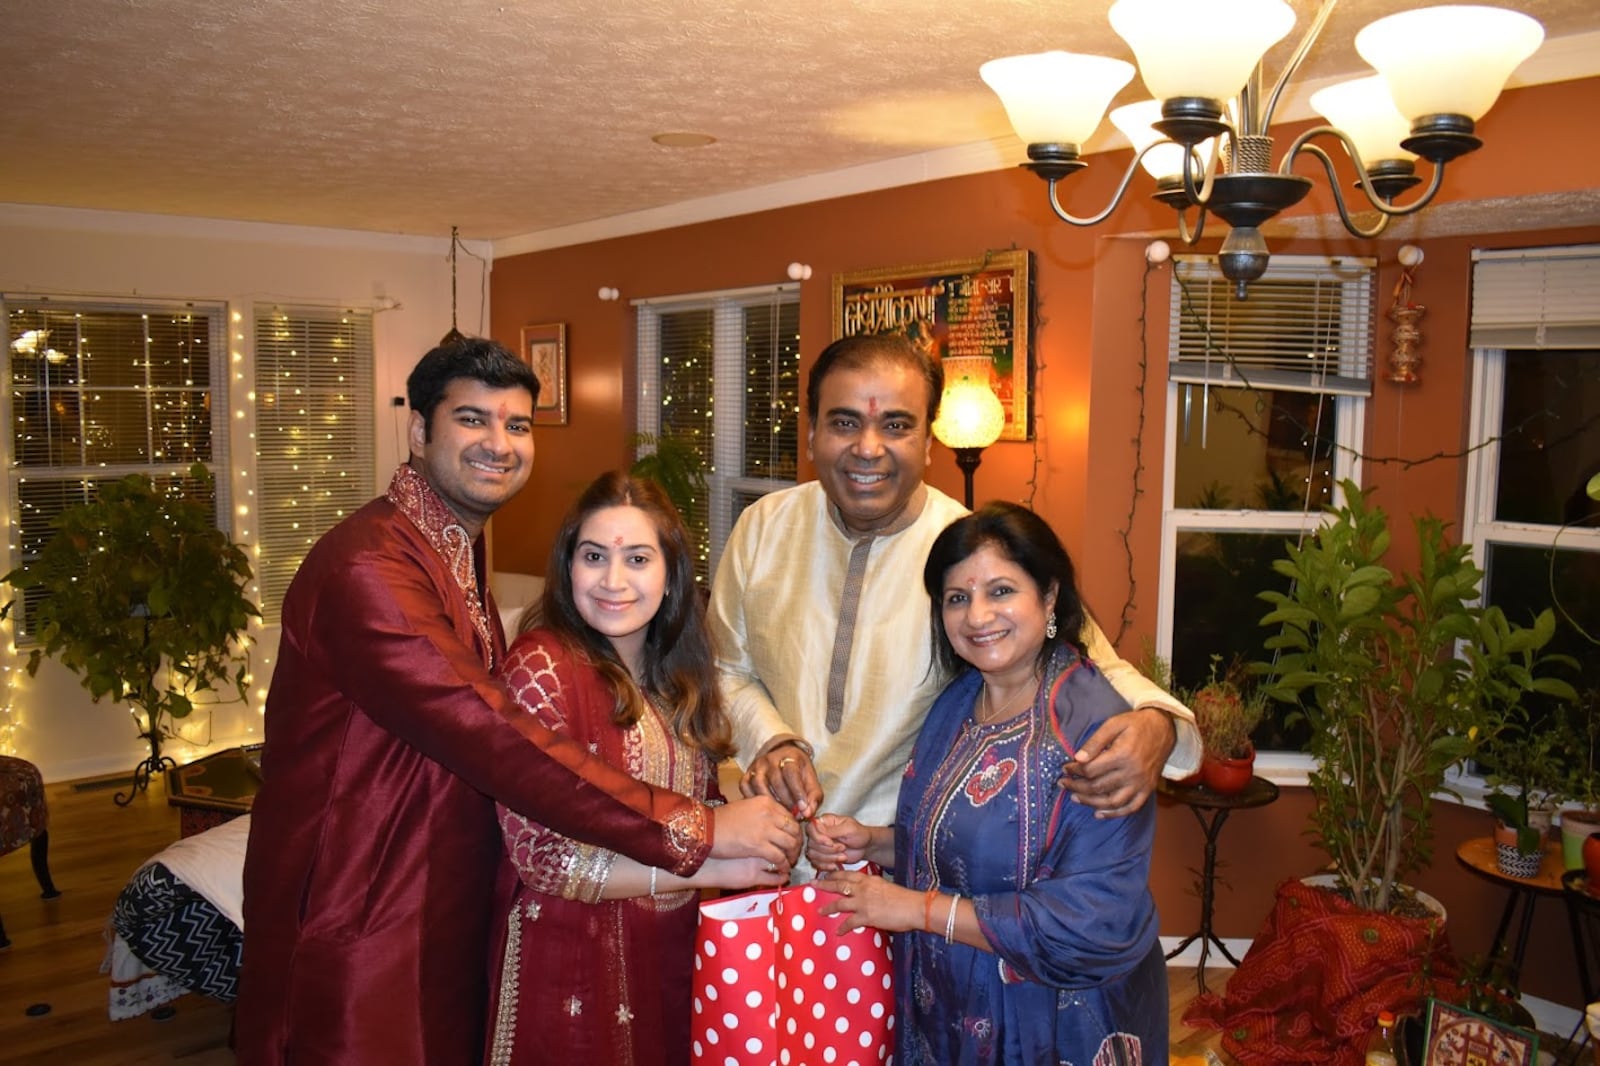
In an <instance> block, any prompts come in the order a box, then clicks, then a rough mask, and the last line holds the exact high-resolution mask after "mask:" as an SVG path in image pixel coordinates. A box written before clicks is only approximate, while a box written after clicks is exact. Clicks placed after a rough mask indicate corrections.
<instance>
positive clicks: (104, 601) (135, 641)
mask: <svg viewBox="0 0 1600 1066" xmlns="http://www.w3.org/2000/svg"><path fill="white" fill-rule="evenodd" d="M189 477H190V478H191V479H193V480H195V481H199V482H201V484H202V487H203V486H205V485H208V484H209V482H210V478H211V475H210V472H209V471H207V470H206V468H205V467H204V466H203V465H200V464H198V463H197V464H195V465H194V466H193V467H191V468H190V470H189ZM52 527H53V528H54V532H53V533H52V534H51V536H50V538H49V540H47V541H46V542H45V544H44V547H43V548H42V549H41V550H40V552H39V554H38V556H37V557H36V558H34V559H32V560H31V561H29V562H26V563H24V564H23V565H21V566H19V567H17V568H16V569H15V570H12V571H11V572H10V573H8V574H6V575H5V576H4V577H3V578H0V581H4V582H6V583H8V584H10V585H11V586H12V587H13V588H15V589H17V590H19V591H24V592H26V591H27V590H33V589H37V590H40V591H41V592H43V593H45V595H44V596H43V597H41V598H38V599H37V600H36V601H32V600H30V606H29V613H30V617H29V619H28V621H29V628H30V630H31V631H32V633H33V634H34V636H35V637H36V639H37V641H38V644H37V646H36V647H34V649H33V650H32V651H31V652H30V653H29V656H28V664H27V666H28V673H29V674H34V673H36V672H37V671H38V669H39V663H40V662H41V660H42V659H43V658H44V657H45V656H47V655H48V656H50V657H52V658H54V659H56V660H58V661H59V662H60V663H61V664H62V665H63V666H65V667H66V668H67V669H69V670H71V671H72V672H73V673H75V674H77V675H78V677H79V679H80V681H81V682H82V684H83V687H84V688H85V689H87V690H88V692H89V695H90V697H91V698H92V699H93V700H94V701H95V702H96V703H98V702H100V700H102V699H104V698H106V697H110V698H111V699H112V700H115V701H119V702H122V701H125V702H127V703H130V704H132V705H133V706H134V707H135V708H136V709H137V711H138V712H139V714H141V715H142V716H143V718H144V721H143V729H142V731H141V732H140V734H139V735H140V737H142V738H143V739H145V740H147V741H148V742H149V743H150V758H149V759H148V760H147V761H146V762H144V763H142V764H140V766H139V768H138V769H136V771H135V779H134V780H135V791H136V790H137V789H138V788H142V787H144V785H145V784H147V783H148V779H149V775H150V774H152V773H155V772H158V771H159V770H160V769H162V767H163V766H165V765H170V764H171V763H172V760H171V759H169V758H165V757H163V756H162V754H161V742H162V739H163V738H165V737H170V736H171V735H172V734H171V727H170V725H169V723H170V721H171V720H173V719H181V718H185V717H187V716H188V715H189V714H190V713H191V712H192V711H193V710H194V708H195V700H194V697H195V696H196V695H197V694H199V693H203V692H208V691H215V690H216V689H217V688H218V686H226V687H227V688H229V689H232V690H233V691H234V692H236V693H237V697H238V698H239V699H241V700H242V699H244V696H245V676H246V673H247V669H248V667H247V664H245V663H244V662H243V661H242V660H241V657H240V654H239V652H238V651H237V647H238V642H239V638H240V637H241V636H242V635H243V634H244V632H245V630H246V628H247V627H248V626H249V624H250V619H251V618H253V617H259V615H260V611H258V610H257V609H256V606H255V604H253V603H251V602H250V600H249V599H248V598H247V597H246V596H245V589H246V587H247V585H248V584H249V581H250V577H251V571H250V563H249V560H248V558H247V557H246V555H245V553H244V550H243V549H242V548H240V547H239V546H238V545H236V544H234V543H233V542H232V541H231V540H229V539H228V536H227V534H226V533H224V532H223V531H221V530H219V529H218V528H217V527H216V526H215V525H214V524H213V523H212V516H211V508H210V507H209V505H207V504H205V503H202V502H200V501H199V500H196V499H193V498H190V497H185V496H181V495H178V494H177V493H175V492H165V491H162V490H160V489H158V488H157V487H156V486H155V484H154V483H152V482H151V480H150V479H149V478H147V477H145V476H143V475H140V474H130V475H129V476H128V477H125V478H123V479H122V480H120V481H116V482H112V483H110V484H107V485H104V486H102V487H101V488H100V490H99V493H98V496H97V497H96V499H94V500H93V501H92V502H89V503H83V504H78V505H77V506H74V507H69V508H67V509H66V510H64V511H62V512H61V514H60V515H58V516H57V517H56V519H55V520H54V522H52ZM14 606H16V601H15V600H13V601H11V602H10V603H7V604H6V605H5V606H4V607H3V608H0V618H3V617H5V616H6V615H7V614H8V613H9V612H10V611H11V609H12V608H13V607H14ZM132 796H133V792H130V793H129V794H128V799H130V800H131V799H132ZM119 802H125V801H122V800H121V798H120V797H119Z"/></svg>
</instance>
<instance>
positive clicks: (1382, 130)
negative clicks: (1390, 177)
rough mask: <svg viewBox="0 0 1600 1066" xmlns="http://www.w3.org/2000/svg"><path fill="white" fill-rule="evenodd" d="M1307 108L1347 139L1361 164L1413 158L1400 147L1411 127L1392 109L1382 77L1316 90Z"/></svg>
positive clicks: (1411, 154) (1386, 85)
mask: <svg viewBox="0 0 1600 1066" xmlns="http://www.w3.org/2000/svg"><path fill="white" fill-rule="evenodd" d="M1311 107H1312V109H1313V110H1315V111H1316V112H1317V114H1319V115H1321V116H1322V117H1323V118H1325V119H1327V120H1328V121H1329V123H1331V124H1332V125H1334V126H1337V127H1338V128H1339V129H1341V130H1344V132H1345V133H1347V134H1349V135H1350V139H1351V140H1352V141H1354V142H1355V146H1356V151H1357V152H1359V153H1360V154H1361V161H1362V162H1363V163H1366V164H1368V165H1371V164H1373V163H1376V162H1377V161H1378V160H1380V159H1415V158H1416V156H1415V155H1414V154H1413V153H1411V152H1408V151H1406V150H1405V149H1404V148H1401V147H1400V142H1401V141H1403V140H1405V139H1406V138H1407V137H1409V136H1411V123H1410V121H1409V120H1407V118H1406V117H1405V116H1404V115H1402V114H1401V113H1400V112H1399V111H1398V110H1396V109H1395V106H1394V101H1393V100H1391V99H1389V84H1388V83H1387V82H1386V81H1384V79H1383V77H1382V75H1376V74H1375V75H1373V76H1372V77H1370V78H1357V79H1355V80H1354V81H1343V82H1340V83H1339V84H1338V85H1330V86H1328V87H1327V88H1326V89H1320V90H1318V91H1317V92H1314V93H1312V94H1311Z"/></svg>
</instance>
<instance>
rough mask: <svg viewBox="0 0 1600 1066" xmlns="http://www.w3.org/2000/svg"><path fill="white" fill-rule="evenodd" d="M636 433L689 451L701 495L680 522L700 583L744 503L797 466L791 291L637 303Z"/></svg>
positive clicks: (796, 315)
mask: <svg viewBox="0 0 1600 1066" xmlns="http://www.w3.org/2000/svg"><path fill="white" fill-rule="evenodd" d="M634 305H635V306H636V307H637V308H638V312H639V322H638V353H639V422H638V426H639V431H640V432H641V433H646V434H650V435H652V436H665V437H672V438H675V439H677V440H681V441H684V442H687V443H690V444H692V445H693V446H694V447H695V449H696V450H697V451H698V452H699V453H700V455H701V457H702V459H703V460H704V461H705V469H706V489H707V491H706V494H705V498H702V499H697V500H696V501H695V502H694V505H693V506H692V507H691V508H690V512H689V513H688V514H686V515H684V520H685V521H686V522H687V523H688V524H689V526H690V528H691V529H692V530H693V531H694V533H695V535H696V538H697V540H698V542H699V549H698V552H699V554H698V559H697V572H698V573H699V574H700V575H701V576H702V577H709V576H710V574H711V572H712V571H713V570H714V568H715V565H716V560H717V557H718V556H719V555H720V554H721V546H722V544H723V542H724V541H726V540H727V537H728V534H729V533H730V532H731V531H732V529H733V523H734V521H735V520H736V519H737V518H738V514H739V512H740V511H741V510H743V508H744V507H745V506H747V505H748V503H749V502H750V501H751V500H753V499H755V498H757V497H759V496H760V495H761V494H763V493H765V492H768V491H771V490H772V489H774V488H781V487H783V486H784V485H786V484H791V483H793V481H794V478H795V473H796V470H797V468H798V463H799V439H800V423H799V403H800V399H799V389H800V384H799V381H800V347H799V343H800V304H799V294H798V292H797V291H796V287H795V286H793V285H776V286H760V287H756V288H749V289H738V290H728V291H726V292H721V293H697V294H694V295H691V296H683V297H675V298H653V299H647V300H638V301H635V304H634Z"/></svg>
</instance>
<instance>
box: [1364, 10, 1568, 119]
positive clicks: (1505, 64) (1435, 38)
mask: <svg viewBox="0 0 1600 1066" xmlns="http://www.w3.org/2000/svg"><path fill="white" fill-rule="evenodd" d="M1543 41H1544V27H1543V26H1541V25H1539V23H1538V21H1537V20H1535V19H1533V18H1530V17H1529V16H1527V15H1524V14H1522V13H1521V12H1519V11H1507V10H1505V9H1504V8H1498V7H1480V6H1476V5H1470V4H1452V5H1446V6H1443V7H1424V8H1419V9H1417V10H1416V11H1402V12H1400V13H1398V14H1395V15H1389V16H1388V17H1386V18H1381V19H1378V20H1377V21H1376V22H1374V23H1372V24H1371V25H1369V26H1368V27H1367V28H1366V29H1364V30H1362V31H1361V32H1360V33H1358V34H1356V51H1357V52H1358V53H1360V55H1361V58H1362V59H1365V60H1366V61H1367V62H1368V63H1371V64H1372V66H1373V68H1374V69H1376V70H1377V71H1378V73H1380V74H1382V75H1383V78H1384V80H1385V81H1386V82H1388V83H1389V95H1390V96H1391V97H1392V98H1393V100H1394V105H1395V107H1396V108H1397V109H1399V111H1400V113H1401V114H1402V115H1405V116H1406V117H1408V118H1410V119H1411V121H1413V122H1415V121H1417V120H1418V119H1419V118H1421V117H1422V116H1424V115H1465V116H1467V118H1469V119H1471V120H1472V121H1474V122H1476V121H1477V120H1478V119H1480V118H1482V117H1483V116H1484V115H1485V114H1486V113H1487V112H1488V110H1489V108H1491V107H1493V106H1494V102H1495V100H1497V99H1499V97H1500V90H1501V89H1503V88H1505V84H1506V79H1507V78H1510V77H1511V72H1512V71H1514V70H1516V69H1517V66H1518V65H1519V64H1521V62H1522V61H1523V60H1524V59H1527V58H1528V57H1529V56H1531V55H1533V53H1534V52H1535V51H1537V50H1538V48H1539V45H1540V44H1541V43H1542V42H1543Z"/></svg>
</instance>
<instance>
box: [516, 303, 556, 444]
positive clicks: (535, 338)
mask: <svg viewBox="0 0 1600 1066" xmlns="http://www.w3.org/2000/svg"><path fill="white" fill-rule="evenodd" d="M520 354H521V356H522V361H523V362H524V363H527V364H528V365H529V366H530V367H532V368H533V374H534V376H535V377H537V378H538V379H539V401H538V403H536V404H534V407H533V424H534V425H536V426H564V425H566V424H567V326H566V323H564V322H551V323H547V324H544V325H538V326H523V327H522V350H521V353H520Z"/></svg>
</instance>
